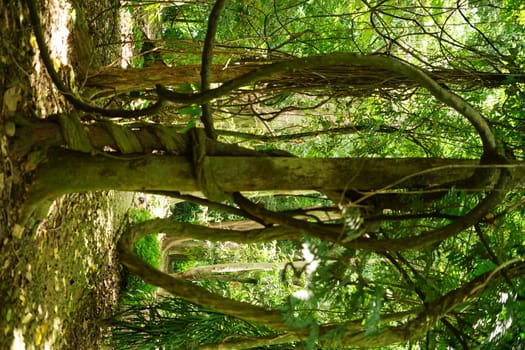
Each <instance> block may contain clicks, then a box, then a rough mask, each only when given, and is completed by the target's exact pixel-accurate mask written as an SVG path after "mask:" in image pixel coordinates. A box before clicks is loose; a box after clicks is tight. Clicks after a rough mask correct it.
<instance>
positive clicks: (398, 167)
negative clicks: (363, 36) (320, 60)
mask: <svg viewBox="0 0 525 350" xmlns="http://www.w3.org/2000/svg"><path fill="white" fill-rule="evenodd" d="M47 158H48V160H47V161H46V162H45V163H43V164H42V165H41V166H39V167H38V169H37V171H36V174H35V178H34V181H33V183H32V184H31V187H30V192H29V196H28V200H27V205H28V213H26V214H30V213H31V212H32V211H33V210H35V208H36V206H38V204H39V203H40V202H42V201H46V200H47V201H52V200H53V199H55V198H56V197H58V196H60V195H63V194H66V193H72V192H89V191H100V190H110V189H113V190H117V191H138V192H144V191H166V192H170V191H180V192H198V191H204V190H206V189H205V188H202V185H201V184H199V183H198V181H197V179H196V177H195V170H194V166H193V163H192V161H191V160H189V159H188V158H187V157H184V156H169V155H158V156H157V155H144V156H130V157H128V156H121V157H120V156H112V155H110V154H98V153H97V154H95V155H89V154H84V153H78V152H71V151H65V150H55V151H52V152H50V153H49V154H48V156H47ZM478 163H479V162H478V161H477V160H460V159H434V158H432V159H430V158H396V159H394V158H392V159H354V158H336V159H324V158H316V159H300V158H290V157H242V156H239V157H235V156H234V157H229V156H213V157H205V161H204V164H203V166H204V167H205V168H206V169H207V172H208V174H209V175H208V177H209V179H207V180H208V181H213V182H214V183H215V184H216V185H217V186H218V187H219V188H220V190H221V191H223V192H224V193H233V192H237V191H293V190H315V191H321V192H323V191H347V190H351V189H352V190H356V191H359V192H374V191H375V193H379V194H380V193H384V192H388V190H396V189H413V190H414V189H415V190H421V191H424V190H425V189H429V188H433V189H436V188H440V186H443V187H442V188H441V190H443V188H444V189H448V188H450V186H452V185H454V184H456V185H457V184H460V183H462V181H465V180H467V179H469V178H470V177H471V176H472V175H473V174H474V171H475V170H476V167H477V164H478ZM509 171H510V172H511V175H512V176H511V178H512V184H509V185H508V186H507V187H514V188H516V187H522V186H523V184H524V183H525V167H523V166H522V165H521V164H520V163H516V164H514V165H511V166H510V168H509ZM487 186H488V185H487ZM465 187H468V186H465ZM485 189H490V187H487V188H485ZM458 190H461V188H458ZM475 190H477V191H483V190H484V188H475ZM368 195H369V196H371V194H370V193H369V194H368ZM26 216H27V215H26Z"/></svg>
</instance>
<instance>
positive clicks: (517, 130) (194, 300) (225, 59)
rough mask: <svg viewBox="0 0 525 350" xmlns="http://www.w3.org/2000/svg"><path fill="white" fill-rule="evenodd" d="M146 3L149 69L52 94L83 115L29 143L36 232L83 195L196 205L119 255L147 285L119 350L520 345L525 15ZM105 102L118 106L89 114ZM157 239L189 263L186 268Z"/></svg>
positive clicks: (444, 4) (139, 235) (121, 323)
mask: <svg viewBox="0 0 525 350" xmlns="http://www.w3.org/2000/svg"><path fill="white" fill-rule="evenodd" d="M129 5H130V6H128V7H127V8H126V9H125V10H126V11H128V12H130V13H131V14H132V15H133V18H134V20H135V23H134V25H135V28H134V29H133V38H134V39H136V40H139V41H142V42H140V43H137V44H136V45H135V51H136V52H135V55H136V57H135V58H134V59H135V61H134V62H135V63H134V65H133V67H131V68H129V69H118V68H114V67H101V69H100V70H99V71H97V74H94V75H92V76H90V77H89V78H87V79H86V86H89V87H90V88H91V89H97V88H98V89H100V90H101V94H100V95H98V96H103V100H102V101H96V100H94V101H90V104H87V105H86V103H84V102H83V101H77V100H75V97H74V96H75V95H74V94H73V92H70V91H68V90H67V88H65V87H62V86H60V84H57V81H55V84H56V85H57V86H58V87H59V89H60V90H61V91H62V92H63V93H64V96H65V97H66V98H67V99H68V101H69V102H71V103H73V105H74V106H75V107H76V108H77V109H79V110H83V111H84V112H79V114H81V116H77V115H76V114H75V115H73V114H72V115H69V114H66V115H60V116H58V117H57V118H50V119H49V120H45V121H33V120H28V121H25V122H20V123H19V125H18V128H19V129H20V130H19V131H17V137H18V138H17V139H16V140H14V142H13V144H14V145H15V146H16V150H17V151H18V152H19V153H20V154H21V156H23V157H26V158H28V159H34V163H35V164H34V165H32V166H33V168H34V169H35V174H34V176H33V180H32V182H31V184H30V185H28V188H29V193H28V195H27V201H26V203H25V207H24V208H23V209H22V219H27V220H29V219H31V218H36V219H38V214H39V213H42V212H45V210H42V207H44V209H45V205H49V202H51V201H52V200H53V199H54V198H55V197H57V196H58V195H62V194H63V193H67V192H77V191H78V192H81V191H82V192H83V191H94V190H100V189H115V190H126V191H130V190H131V191H146V192H150V193H154V194H163V195H167V196H171V197H173V198H178V199H179V200H182V201H183V202H182V203H179V204H177V205H176V206H175V207H174V208H173V210H172V214H173V215H172V217H170V218H166V219H159V218H154V217H150V216H148V214H147V213H146V212H133V213H132V217H133V222H132V223H131V225H130V226H129V228H128V229H127V230H126V232H124V234H123V235H122V238H121V239H120V241H119V243H118V248H117V249H118V253H119V259H120V261H121V262H122V263H123V265H125V266H126V267H127V269H128V270H129V271H130V272H132V273H133V274H134V275H136V276H138V277H140V278H141V279H142V280H143V282H139V280H132V279H129V280H128V287H127V288H128V289H129V290H130V291H131V297H130V300H132V301H133V302H129V303H128V304H129V305H128V307H127V308H125V309H124V310H123V311H122V314H119V315H117V316H116V318H115V332H114V335H115V338H114V339H113V341H114V342H115V343H116V344H121V345H122V346H129V347H132V348H133V347H138V348H140V347H159V348H161V347H165V348H193V347H195V348H204V349H222V348H231V349H249V348H263V347H267V348H278V347H288V348H290V347H292V348H293V347H297V348H306V349H330V348H333V349H344V348H377V349H387V348H394V349H395V348H405V349H412V348H418V349H443V348H462V349H469V348H486V349H491V348H520V347H522V346H523V344H524V342H525V333H523V328H522V327H523V321H522V317H520V315H521V314H523V313H524V312H525V303H524V300H525V295H524V292H523V288H522V287H523V276H524V275H525V261H524V257H523V254H524V252H525V248H524V247H525V240H524V238H523V235H522V232H523V222H524V220H523V218H524V215H525V212H524V209H523V208H524V207H523V204H524V203H525V201H524V200H523V188H524V187H525V163H524V162H525V137H524V136H523V134H524V131H525V130H524V129H523V126H522V125H523V122H524V118H523V110H524V99H523V96H525V92H524V91H525V86H524V84H525V73H523V68H524V65H525V60H524V58H525V54H524V53H523V48H524V47H523V44H522V43H521V42H520V39H519V38H521V37H523V35H524V34H525V20H524V12H523V8H522V7H523V6H522V5H521V4H519V3H518V2H516V1H511V0H508V1H503V3H501V1H499V2H492V1H465V2H453V1H449V0H436V1H430V2H418V3H417V4H414V3H413V2H411V1H403V0H402V1H361V2H356V1H353V0H352V1H350V0H348V1H341V0H319V1H306V2H304V1H299V2H298V1H294V0H284V1H270V0H232V1H222V0H218V1H203V2H187V3H186V2H183V3H180V4H179V3H177V4H176V5H172V4H170V6H167V5H166V3H164V2H140V1H132V2H131V3H130V4H129ZM34 27H35V28H38V27H37V25H36V24H34ZM146 32H148V33H147V35H146ZM36 37H37V39H38V38H39V36H38V35H37V36H36ZM39 46H40V51H41V52H47V50H46V47H45V43H43V42H41V40H40V41H39ZM44 57H45V54H44ZM47 69H48V70H49V71H50V73H51V74H52V75H53V76H54V77H55V80H56V75H57V74H56V72H55V71H54V67H53V66H52V65H49V64H48V67H47ZM53 73H54V74H53ZM104 89H106V90H104ZM108 90H109V91H111V93H112V94H113V96H112V99H111V101H109V102H108V103H113V102H115V101H116V102H117V103H115V104H114V105H118V106H124V108H123V109H122V110H119V109H108V108H106V107H105V108H101V107H94V105H92V104H95V103H106V102H107V101H106V98H107V96H106V95H104V93H103V92H105V91H108ZM137 91H138V94H137V93H136V92H137ZM95 96H97V95H95ZM135 96H138V97H139V98H138V99H137V100H134V101H131V102H130V99H133V98H134V97H135ZM144 100H147V103H144ZM152 101H153V102H152ZM111 106H113V105H110V107H111ZM94 113H96V115H97V116H96V117H95V118H93V116H92V115H93V114H94ZM46 132H48V133H49V134H46ZM18 135H22V136H18ZM25 135H28V136H29V137H23V136H25ZM46 136H47V137H46ZM31 140H39V141H38V142H37V144H36V145H34V144H31V142H32V141H31ZM35 149H38V151H35ZM40 152H41V153H44V155H43V154H41V153H40ZM35 153H36V154H35ZM40 159H45V161H39V160H40ZM57 178H60V179H61V182H60V183H57V181H56V179H57ZM78 179H81V180H78ZM157 233H164V234H165V235H166V238H165V239H166V242H170V240H171V243H173V244H172V246H171V247H170V249H171V248H173V251H175V252H176V253H177V254H179V255H182V256H183V257H185V258H186V260H185V261H182V262H178V263H176V266H175V267H176V268H175V273H173V274H168V273H165V271H160V270H159V269H158V267H159V263H158V258H159V256H160V253H159V247H158V242H157V240H156V238H155V237H154V236H151V235H152V234H157ZM140 239H142V241H140ZM188 242H189V243H188ZM170 249H166V250H167V252H165V253H167V254H168V253H170V252H169V250H170ZM153 286H156V287H160V288H162V289H163V290H165V291H166V293H169V294H171V295H172V296H173V297H170V298H161V297H160V296H159V297H158V298H156V299H155V298H153V297H152V294H151V292H152V291H153V290H154V288H155V287H153ZM150 299H153V300H150ZM131 315H137V316H136V317H135V316H131ZM211 321H213V322H215V323H216V324H217V326H216V329H215V328H213V329H210V327H211V326H210V324H211V323H210V322H211ZM203 330H206V331H203ZM152 338H153V339H154V340H151V339H152ZM152 342H153V343H152Z"/></svg>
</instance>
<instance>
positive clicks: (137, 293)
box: [121, 208, 162, 305]
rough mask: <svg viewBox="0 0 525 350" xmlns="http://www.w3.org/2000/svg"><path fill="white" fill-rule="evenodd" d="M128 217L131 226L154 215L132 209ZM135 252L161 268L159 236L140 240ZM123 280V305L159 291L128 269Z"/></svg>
mask: <svg viewBox="0 0 525 350" xmlns="http://www.w3.org/2000/svg"><path fill="white" fill-rule="evenodd" d="M128 215H129V221H130V225H136V224H139V223H141V222H144V221H147V220H150V219H152V218H153V216H152V214H151V213H150V212H149V211H147V210H146V209H133V208H132V209H130V211H129V214H128ZM134 252H135V254H137V256H140V258H141V259H142V260H144V261H145V262H147V263H148V264H149V265H151V266H152V267H154V268H157V269H158V268H160V264H161V260H162V254H161V250H160V243H159V240H158V238H157V235H153V234H152V235H148V236H146V237H143V238H141V239H139V240H138V241H137V242H136V243H135V245H134ZM122 280H123V282H122V290H121V294H122V301H121V303H122V304H123V305H127V304H130V305H133V304H134V303H136V302H137V301H138V300H141V299H142V298H144V297H147V296H148V295H152V294H154V293H155V291H156V290H157V287H155V286H152V285H151V284H148V283H146V282H144V280H142V279H141V278H138V277H137V276H135V275H134V274H131V273H130V272H129V271H128V270H127V269H126V268H124V271H123V275H122Z"/></svg>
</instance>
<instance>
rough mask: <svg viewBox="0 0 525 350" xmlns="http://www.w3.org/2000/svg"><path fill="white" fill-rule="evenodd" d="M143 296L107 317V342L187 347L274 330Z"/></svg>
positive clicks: (177, 301)
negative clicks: (135, 302)
mask: <svg viewBox="0 0 525 350" xmlns="http://www.w3.org/2000/svg"><path fill="white" fill-rule="evenodd" d="M147 300H148V299H146V300H144V299H143V300H142V303H141V304H136V305H135V306H132V307H129V308H126V309H125V310H123V311H122V312H121V313H120V314H118V315H116V316H115V317H114V318H113V319H112V320H111V324H112V335H111V339H110V343H111V344H112V345H113V346H115V347H116V348H118V349H144V350H145V349H190V348H196V347H198V346H199V345H203V344H213V343H225V344H227V342H231V341H235V340H239V339H244V338H246V337H257V336H267V335H273V334H275V333H274V332H272V331H271V330H269V329H267V328H265V327H261V326H257V325H254V324H251V323H249V322H245V321H242V320H239V319H236V318H233V317H229V316H226V315H224V314H221V313H219V312H216V311H215V310H211V309H208V308H205V307H201V306H199V305H196V304H193V303H190V302H188V301H185V300H182V299H177V298H161V299H159V300H157V301H154V300H151V299H149V302H146V301H147Z"/></svg>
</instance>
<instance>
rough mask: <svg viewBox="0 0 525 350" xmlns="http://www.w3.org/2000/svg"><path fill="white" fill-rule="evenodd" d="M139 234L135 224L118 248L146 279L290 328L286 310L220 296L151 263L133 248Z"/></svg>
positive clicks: (247, 317)
mask: <svg viewBox="0 0 525 350" xmlns="http://www.w3.org/2000/svg"><path fill="white" fill-rule="evenodd" d="M147 226H148V225H145V226H142V228H147ZM145 232H146V234H149V233H153V232H158V231H150V230H147V231H143V232H142V233H145ZM140 236H141V235H140V234H137V232H135V230H134V229H133V228H132V229H131V230H129V231H128V232H126V233H124V235H123V236H122V238H121V239H120V240H119V242H118V247H117V249H118V252H119V259H120V261H121V262H122V263H123V264H124V265H125V266H126V267H127V268H128V269H129V270H130V272H132V273H134V274H135V275H137V276H139V277H140V278H142V279H143V280H144V281H146V282H148V283H150V284H153V285H156V286H159V287H162V288H163V289H165V290H166V291H168V292H169V293H171V294H173V295H175V296H177V297H180V298H182V299H184V300H188V301H191V302H193V303H196V304H199V305H203V306H206V307H210V308H212V309H215V310H217V311H219V312H221V313H224V314H226V315H230V316H234V317H238V318H240V319H242V320H245V321H248V322H253V323H257V324H263V325H266V326H268V327H270V328H273V329H275V330H283V331H289V330H290V327H289V326H287V325H286V324H285V322H284V317H283V316H284V314H283V313H282V312H280V311H277V310H267V309H265V308H263V307H259V306H255V305H252V304H249V303H245V302H239V301H235V300H232V299H229V298H225V297H222V296H219V295H217V294H215V293H211V292H209V291H208V290H206V289H205V288H203V287H200V286H197V285H195V284H193V283H191V282H189V281H186V280H185V279H182V278H175V277H172V276H170V275H168V274H165V273H163V272H161V271H159V270H157V269H156V268H154V267H152V266H150V265H149V264H147V263H146V262H145V261H144V260H142V259H141V258H140V257H138V256H137V255H136V254H135V253H134V252H133V244H134V243H135V242H136V240H137V239H138V238H139V237H140Z"/></svg>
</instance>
